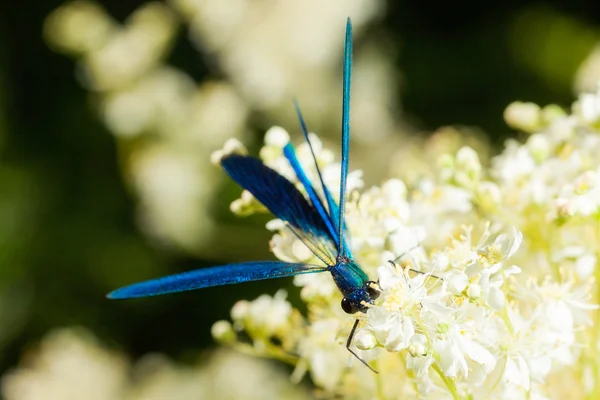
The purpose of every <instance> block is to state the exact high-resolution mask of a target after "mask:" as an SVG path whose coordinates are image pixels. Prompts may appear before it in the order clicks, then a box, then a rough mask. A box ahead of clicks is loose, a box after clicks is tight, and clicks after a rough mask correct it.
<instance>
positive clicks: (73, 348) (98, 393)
mask: <svg viewBox="0 0 600 400" xmlns="http://www.w3.org/2000/svg"><path fill="white" fill-rule="evenodd" d="M232 375H233V376H235V378H236V380H235V385H231V380H230V377H231V376H232ZM1 393H2V396H3V398H4V399H7V400H42V399H44V400H81V399H89V400H149V399H167V398H168V399H177V400H195V399H223V400H228V399H231V400H239V399H257V398H260V399H265V400H271V399H273V400H275V399H293V400H305V399H309V398H310V397H309V395H308V393H307V392H306V391H305V390H301V389H300V388H298V387H296V386H294V385H292V384H291V383H290V382H289V380H288V379H287V377H286V376H285V374H283V373H282V372H281V371H277V370H276V369H275V368H274V367H273V366H272V365H269V364H267V363H265V362H264V361H262V360H258V359H254V358H250V357H247V356H242V355H240V354H236V353H235V352H232V351H226V350H220V351H217V352H214V353H213V354H212V355H211V357H210V359H208V360H204V362H203V363H202V364H197V365H186V366H182V365H177V364H175V363H174V362H173V361H171V360H169V359H168V358H167V357H166V356H164V355H161V354H149V355H146V356H144V357H143V358H141V359H140V360H139V361H137V362H136V363H135V364H130V363H129V362H128V360H127V358H126V357H125V356H124V355H123V354H121V353H118V352H116V351H109V350H108V349H106V348H105V347H104V346H102V345H101V344H100V343H98V340H97V339H96V338H94V337H93V336H92V335H91V334H90V333H89V332H87V331H85V330H83V329H80V328H78V329H73V328H64V329H57V330H55V331H53V332H51V333H49V334H48V335H47V336H46V337H45V338H44V339H43V340H42V342H41V343H40V344H39V346H37V347H36V348H35V349H31V351H30V352H29V354H28V357H26V359H25V360H24V361H23V362H22V363H21V365H20V366H19V367H18V368H15V369H13V370H12V371H9V372H8V373H6V374H5V375H4V376H3V377H2V382H1Z"/></svg>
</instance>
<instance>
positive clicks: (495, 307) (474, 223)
mask: <svg viewBox="0 0 600 400" xmlns="http://www.w3.org/2000/svg"><path fill="white" fill-rule="evenodd" d="M598 110H600V92H599V93H597V94H586V95H582V96H581V97H580V99H579V100H578V101H577V102H576V103H575V104H574V106H573V111H572V113H570V114H569V113H567V112H565V111H564V110H561V109H560V108H558V107H556V106H548V107H544V108H540V107H538V106H536V105H534V104H526V103H514V104H511V105H510V106H509V107H508V108H507V110H506V113H505V118H506V120H507V123H508V124H509V125H510V126H512V127H515V128H518V129H520V130H522V131H524V132H525V133H527V134H529V137H528V138H527V140H526V141H525V142H524V143H520V142H517V141H514V140H513V141H509V142H508V143H507V144H506V147H505V149H504V151H503V152H502V153H501V154H499V155H498V156H496V157H494V158H493V159H492V160H491V166H490V167H486V166H485V165H483V164H482V163H481V162H480V159H479V157H478V153H477V152H476V151H474V150H473V149H471V148H469V147H462V148H460V149H459V150H458V151H457V152H456V153H454V154H444V155H442V156H440V157H439V159H438V162H437V163H436V164H435V165H434V166H432V167H431V171H430V174H424V177H423V178H422V179H416V180H415V181H414V182H411V184H410V185H407V184H406V183H404V182H403V181H401V180H399V179H390V180H388V181H386V182H384V183H383V184H382V185H381V186H379V187H372V188H370V189H366V190H362V186H363V182H362V180H361V174H360V172H359V171H354V172H352V173H351V174H350V177H349V188H350V190H349V195H348V203H347V209H346V222H347V225H348V229H349V234H350V237H351V244H352V252H353V255H354V257H355V259H356V261H357V262H358V263H359V264H360V265H361V267H362V268H363V269H364V270H365V272H367V274H368V275H369V276H370V277H371V278H372V279H373V280H375V281H377V282H378V285H379V288H380V290H381V295H380V297H379V298H378V299H377V300H376V301H375V303H374V304H373V305H371V306H370V307H368V310H367V311H366V313H364V314H360V315H358V316H357V318H359V320H360V324H359V328H358V329H357V331H356V334H355V336H354V338H353V343H352V349H353V350H354V351H355V352H356V353H357V354H358V355H359V356H360V357H361V358H362V359H364V360H365V361H367V362H369V363H370V365H371V366H373V368H375V369H376V370H377V371H378V372H379V373H378V374H372V373H370V372H369V371H368V370H367V369H365V368H363V367H362V366H360V364H359V363H356V362H355V363H354V365H353V366H349V365H348V363H349V362H352V356H351V355H350V354H349V353H348V352H347V351H346V350H345V348H344V344H345V341H346V339H347V337H348V334H349V332H350V328H351V327H352V324H353V322H354V317H351V316H348V315H345V314H344V313H343V312H342V311H341V309H340V307H339V304H340V300H341V294H340V293H339V292H338V290H337V289H336V287H335V284H334V283H333V281H332V279H331V278H330V276H328V274H327V273H321V274H308V275H302V276H298V277H296V278H294V279H295V283H296V285H298V286H300V287H301V298H302V300H303V301H304V302H305V303H306V309H307V312H306V313H305V314H304V315H302V314H301V313H300V312H299V311H298V310H295V309H294V308H292V307H291V305H290V304H289V303H288V302H287V301H286V300H285V297H284V294H283V293H282V292H280V293H278V294H277V295H276V296H275V297H274V298H270V297H265V296H262V297H261V298H259V299H258V300H256V301H254V302H247V301H244V302H241V303H239V304H238V305H236V306H235V307H234V309H233V310H232V319H233V321H234V322H233V324H231V323H229V322H225V321H220V322H218V323H217V324H216V325H215V330H214V331H213V333H214V335H215V337H216V338H217V339H218V340H220V341H221V342H223V343H227V344H228V345H232V346H233V347H236V348H238V349H241V350H243V351H245V352H248V353H251V354H256V355H261V356H268V357H272V358H277V359H280V360H283V361H285V362H288V363H291V364H293V365H294V366H295V372H294V377H295V378H296V379H299V378H300V377H302V376H303V375H304V374H305V373H309V374H310V376H311V377H312V379H313V382H314V383H315V384H316V386H318V387H319V388H320V389H321V390H323V392H324V393H325V394H326V395H329V396H344V397H345V398H373V397H375V395H374V393H377V396H379V397H380V398H385V399H395V398H405V397H407V396H413V397H414V396H419V397H421V398H428V399H429V398H431V399H437V398H448V397H452V398H454V399H463V398H464V399H466V398H473V399H488V398H511V399H519V398H523V399H526V398H536V399H545V398H561V397H563V395H564V394H565V393H567V392H566V391H567V390H568V391H569V392H568V393H570V394H571V395H573V394H575V396H579V397H584V396H590V397H591V398H593V397H594V396H596V395H598V394H599V393H600V386H599V384H598V383H597V377H596V376H594V375H593V374H594V373H595V372H594V371H597V370H598V367H599V364H598V363H599V361H598V359H599V357H597V355H598V348H597V344H596V343H598V339H599V338H598V333H597V332H596V331H597V329H594V328H593V327H594V322H595V321H596V319H597V318H598V311H597V309H598V307H597V306H596V305H595V303H597V302H598V300H599V299H598V294H597V292H598V289H597V286H596V280H595V276H596V275H600V268H598V266H597V260H598V256H599V252H600V219H599V217H600V157H598V156H597V155H598V154H600V111H598ZM288 140H289V135H288V134H287V133H286V132H285V131H284V130H283V129H282V128H272V129H271V130H270V131H269V132H268V133H267V135H266V140H265V146H264V147H263V148H262V150H261V152H260V157H261V158H262V160H263V161H264V162H265V163H266V164H267V165H269V166H271V167H272V168H274V169H276V170H277V171H279V172H280V173H281V174H283V175H284V176H286V177H287V178H289V179H290V180H291V181H293V182H295V183H296V184H298V187H299V189H300V190H302V188H301V185H299V183H298V182H297V180H296V179H295V177H294V174H293V171H292V170H291V168H290V166H289V165H288V164H287V162H286V160H285V158H284V157H283V154H282V147H283V146H284V145H285V143H287V141H288ZM311 142H312V143H313V145H314V146H315V149H316V154H317V161H318V163H319V166H320V169H321V170H322V171H323V172H324V176H325V181H326V183H327V185H328V186H329V187H330V188H331V189H332V192H333V193H336V188H337V187H339V178H337V176H338V174H339V164H338V163H336V162H335V160H334V157H333V154H332V153H331V152H330V151H328V150H326V149H323V148H322V145H321V143H320V142H319V140H318V139H317V138H316V137H315V136H311ZM231 151H244V150H243V146H241V144H239V143H238V142H230V143H229V144H228V145H227V146H226V148H225V149H224V150H222V151H221V152H219V153H218V154H216V155H215V158H217V159H218V158H220V156H221V155H222V154H223V152H231ZM298 156H299V160H300V162H301V163H302V164H303V166H304V168H305V169H306V170H307V171H308V174H309V175H310V176H311V177H312V178H313V179H314V178H316V175H315V174H316V171H314V167H313V166H312V160H311V158H310V152H309V149H308V147H307V145H305V144H303V145H300V146H298ZM396 162H400V163H401V160H400V161H398V160H396ZM405 168H410V166H409V165H407V166H405ZM232 210H233V211H234V212H236V213H238V214H240V215H248V214H252V213H254V212H264V211H265V209H264V207H262V206H261V205H260V204H258V202H257V201H256V199H254V198H253V197H252V195H251V194H250V193H247V192H244V193H243V194H242V197H241V198H240V199H239V200H236V201H235V202H234V203H233V204H232ZM267 228H268V229H270V230H272V231H274V236H273V239H272V241H271V248H272V251H273V253H274V254H275V255H276V256H277V257H278V258H279V259H281V260H285V261H295V262H308V263H318V260H317V259H316V258H315V256H314V255H312V254H311V252H310V251H309V250H308V249H307V248H306V247H305V246H304V245H303V244H302V242H300V241H299V240H298V239H297V238H296V237H295V236H294V235H293V234H292V233H291V232H289V231H288V230H286V229H285V226H284V225H283V224H282V223H281V222H280V221H278V220H274V221H271V222H269V223H268V225H267ZM217 328H218V329H217ZM242 332H244V333H245V334H246V336H244V337H245V338H246V340H244V339H242V335H240V334H241V333H242ZM248 337H249V339H250V341H248V340H247V338H248ZM584 378H585V379H584Z"/></svg>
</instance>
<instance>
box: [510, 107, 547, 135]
mask: <svg viewBox="0 0 600 400" xmlns="http://www.w3.org/2000/svg"><path fill="white" fill-rule="evenodd" d="M504 121H506V124H507V125H508V126H510V127H511V128H514V129H519V130H522V131H524V132H528V133H532V132H534V131H535V130H537V129H539V128H540V127H541V112H540V107H539V106H538V105H537V104H534V103H523V102H520V101H515V102H513V103H511V104H509V105H508V107H506V109H505V110H504Z"/></svg>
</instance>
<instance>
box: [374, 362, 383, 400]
mask: <svg viewBox="0 0 600 400" xmlns="http://www.w3.org/2000/svg"><path fill="white" fill-rule="evenodd" d="M373 367H374V368H375V370H379V368H377V360H375V361H373ZM376 375H377V376H376V377H375V384H376V387H377V397H378V398H379V399H380V400H385V394H384V392H383V374H381V373H379V374H376Z"/></svg>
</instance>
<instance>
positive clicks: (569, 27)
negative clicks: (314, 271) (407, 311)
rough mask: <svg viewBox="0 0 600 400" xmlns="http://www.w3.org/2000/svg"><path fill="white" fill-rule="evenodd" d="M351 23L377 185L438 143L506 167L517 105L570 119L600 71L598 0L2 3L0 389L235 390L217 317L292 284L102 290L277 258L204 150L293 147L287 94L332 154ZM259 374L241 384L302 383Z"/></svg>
mask: <svg viewBox="0 0 600 400" xmlns="http://www.w3.org/2000/svg"><path fill="white" fill-rule="evenodd" d="M347 16H351V17H352V19H353V23H354V33H355V56H354V60H355V67H354V74H353V79H354V80H353V88H352V90H353V92H352V96H353V103H352V107H353V108H352V127H353V131H352V134H353V137H352V139H353V142H352V153H351V154H352V155H351V168H353V169H356V168H361V169H363V170H364V171H365V181H366V184H367V186H370V185H372V184H378V183H379V182H381V181H382V180H383V179H385V178H388V177H390V176H399V177H402V178H404V179H408V180H410V179H411V178H414V176H415V175H418V174H421V173H426V172H424V169H425V167H424V166H425V165H427V164H428V163H429V162H431V161H432V160H433V159H432V157H434V156H435V155H436V154H437V153H436V152H439V151H441V150H439V148H440V147H441V146H440V145H439V144H440V143H444V144H445V146H443V147H444V150H447V149H448V143H455V142H456V143H457V144H456V146H458V145H459V144H460V143H469V144H470V145H472V146H474V147H477V148H479V149H480V151H482V152H484V153H486V152H487V154H493V153H494V152H495V151H496V150H497V149H498V148H499V147H500V146H501V145H502V143H503V141H504V140H505V139H506V138H507V137H509V136H510V135H513V133H511V131H510V130H509V128H508V127H507V126H506V125H505V123H504V120H503V111H504V108H505V107H506V105H508V104H509V103H510V102H512V101H515V100H523V101H533V102H536V103H539V104H541V105H544V104H548V103H557V104H560V105H565V106H567V105H569V104H570V103H571V101H572V100H573V99H574V97H575V94H576V93H578V92H581V91H588V90H596V88H597V86H596V82H597V81H598V80H599V78H600V3H597V2H592V1H585V0H571V1H548V0H546V1H538V0H536V1H533V0H525V1H510V0H508V1H504V2H498V3H497V4H494V5H493V6H492V5H489V4H487V3H486V4H484V3H481V4H479V5H477V4H472V5H470V6H469V7H468V8H462V7H457V6H456V4H455V3H451V2H445V3H444V2H442V3H438V4H436V6H435V8H433V7H432V5H431V3H425V2H392V1H387V2H386V1H383V0H355V1H352V2H346V1H342V0H336V1H329V2H320V1H318V0H307V1H303V2H284V1H275V0H259V1H250V0H231V1H227V2H222V1H219V0H170V1H166V2H146V1H141V0H140V1H138V0H128V1H115V0H107V1H73V2H64V3H63V2H61V1H59V0H31V1H29V2H27V3H22V4H19V3H16V2H4V3H3V4H2V5H0V154H1V158H0V205H1V206H0V265H1V266H2V267H1V268H0V348H1V349H2V351H0V371H2V374H3V375H4V377H3V378H2V394H3V396H4V398H7V399H38V398H39V399H42V398H44V399H54V398H56V399H70V398H97V399H112V398H132V399H133V398H135V399H142V398H143V399H149V398H153V399H154V398H156V399H160V398H167V397H165V396H164V393H170V394H171V395H172V393H173V392H172V391H170V390H171V389H169V388H174V387H176V388H177V390H178V391H180V392H178V393H179V394H180V396H179V397H177V398H182V399H187V398H198V396H199V395H198V393H201V391H206V390H210V387H212V386H211V385H214V387H217V385H218V384H219V383H220V382H221V383H222V382H227V376H232V375H231V374H232V373H233V372H232V368H233V367H232V365H235V366H240V365H242V366H243V365H244V363H250V362H257V361H249V360H245V359H241V358H239V357H240V356H238V355H233V354H230V353H226V352H223V351H217V352H214V351H212V350H211V349H214V345H213V342H212V339H211V336H210V328H211V325H212V323H213V322H214V321H216V320H218V319H227V318H228V316H229V309H230V308H231V306H232V305H233V304H234V303H235V301H236V300H239V299H253V298H255V297H257V296H258V295H259V294H261V293H271V294H272V293H274V292H275V291H276V290H277V289H278V288H282V287H283V288H286V289H288V291H289V296H290V298H291V299H292V300H293V301H296V300H297V298H298V295H297V290H296V289H295V288H294V287H293V286H292V285H291V281H290V280H277V281H272V282H269V281H267V282H259V283H248V284H244V285H238V286H235V287H221V288H213V289H206V290H202V291H197V292H191V293H183V294H179V295H171V296H164V297H157V298H152V299H144V300H135V301H126V302H113V301H107V300H106V299H105V297H104V296H105V294H106V293H107V292H108V291H110V290H112V289H114V288H116V287H119V286H122V285H124V284H127V283H131V282H135V281H139V280H143V279H148V278H152V277H157V276H160V275H164V274H168V273H174V272H180V271H185V270H189V269H193V268H199V267H202V266H207V265H214V264H221V263H225V262H230V261H241V260H256V259H261V258H272V255H271V254H270V253H269V245H268V242H269V238H270V233H269V232H268V231H266V229H264V224H265V223H266V222H267V221H268V220H269V216H267V215H265V216H264V217H251V218H238V217H235V216H233V215H232V214H231V212H230V211H229V205H230V203H231V202H232V201H233V200H235V199H236V198H237V197H239V194H240V189H239V188H238V187H236V186H235V185H233V184H232V183H230V182H228V180H227V179H225V175H224V173H223V172H222V171H221V170H220V169H219V168H218V167H216V166H214V165H213V164H211V162H210V154H211V153H212V152H213V151H215V150H217V149H219V148H221V147H222V145H223V143H224V142H225V141H226V140H227V139H228V138H238V139H239V140H241V141H242V142H243V143H245V144H246V145H247V146H248V148H249V149H250V151H251V152H254V153H256V152H257V151H258V149H259V147H260V145H261V143H262V137H263V135H264V133H265V131H266V130H267V129H268V128H269V127H271V126H273V125H279V126H282V127H284V128H285V129H286V130H288V131H289V132H290V133H291V135H292V137H293V138H294V139H296V140H299V139H300V134H299V130H298V124H297V121H296V119H295V115H294V110H293V106H292V102H291V99H292V98H293V96H295V97H297V98H298V99H299V101H300V104H301V106H302V108H303V111H304V114H305V117H306V118H307V122H308V124H309V129H310V130H311V131H315V132H317V133H318V134H319V135H320V137H321V138H322V139H323V141H324V142H325V144H326V146H328V147H329V148H331V149H332V150H335V151H337V149H338V146H339V132H340V130H339V121H340V108H341V96H340V92H341V58H342V49H343V33H344V24H345V18H346V17H347ZM57 360H59V361H60V362H59V366H53V367H50V365H51V364H52V365H54V364H53V363H56V362H57ZM79 362H85V363H86V364H87V365H90V366H91V367H90V371H87V372H85V371H79V370H78V367H77V365H80V364H78V363H79ZM260 365H261V368H258V369H254V371H255V373H256V374H258V375H255V376H252V377H249V378H248V379H250V378H252V379H255V380H258V381H261V379H262V380H264V379H265V378H264V377H262V378H261V376H270V377H272V376H279V377H280V379H281V380H282V382H287V381H286V375H285V372H277V371H278V369H277V367H274V366H273V365H271V364H262V363H260ZM207 366H211V367H210V368H208V367H207ZM69 368H71V369H72V371H69ZM240 368H241V367H240ZM261 373H262V374H264V375H260V374H261ZM78 374H79V375H78ZM277 374H279V375H277ZM67 376H68V377H69V378H68V379H67V378H65V379H62V378H64V377H67ZM73 376H75V377H76V378H73ZM61 377H62V378H61ZM200 377H201V378H200ZM219 379H221V380H219ZM32 382H33V383H32ZM61 382H62V383H61ZM64 382H71V383H73V382H77V384H71V385H66V384H65V383H64ZM207 382H212V383H211V384H208V383H207ZM273 382H274V383H273V385H276V384H278V383H277V382H279V381H277V380H276V379H273ZM61 384H62V385H63V386H64V387H63V386H61ZM222 384H223V385H226V383H222ZM281 385H283V386H281V387H279V389H278V390H279V395H280V396H281V393H284V391H285V390H286V389H285V385H284V384H283V383H282V384H281ZM209 386H210V387H209ZM240 387H241V388H242V389H240V388H238V389H240V390H243V385H240ZM90 388H96V389H97V390H96V389H94V390H91V389H90ZM36 390H37V391H36ZM78 390H79V391H78ZM88 392H89V393H94V396H96V397H88V396H87V395H84V396H82V395H81V393H88ZM123 393H126V394H123ZM161 393H162V394H163V395H161ZM202 393H204V394H203V396H206V398H208V396H209V395H208V394H207V393H209V392H202ZM219 393H220V395H221V397H222V398H225V397H226V396H225V395H224V394H223V392H219ZM294 393H295V394H294V395H295V396H300V397H298V398H303V396H305V394H303V393H302V392H298V391H295V392H294ZM69 396H71V397H69ZM186 396H187V397H186ZM227 396H230V397H231V398H240V397H243V396H242V395H240V394H239V393H231V394H227ZM259 396H260V397H257V398H268V396H267V395H266V394H262V395H260V394H259ZM169 398H174V397H169ZM211 398H217V397H214V396H213V397H211ZM279 398H281V397H279ZM286 398H292V397H291V395H290V396H289V397H286Z"/></svg>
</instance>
